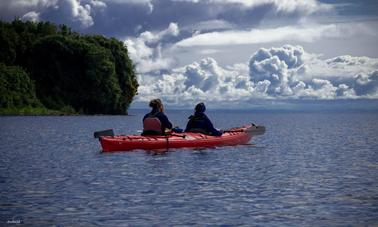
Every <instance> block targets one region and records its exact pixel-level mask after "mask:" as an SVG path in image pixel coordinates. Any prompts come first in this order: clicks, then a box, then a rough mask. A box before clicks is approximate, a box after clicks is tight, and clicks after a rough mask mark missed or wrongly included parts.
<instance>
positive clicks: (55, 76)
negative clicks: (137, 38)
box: [0, 20, 138, 115]
mask: <svg viewBox="0 0 378 227" xmlns="http://www.w3.org/2000/svg"><path fill="white" fill-rule="evenodd" d="M137 88H138V82H137V79H136V75H135V70H134V66H133V64H132V61H131V60H130V58H129V56H128V52H127V48H126V47H125V46H124V44H123V43H122V42H121V41H118V40H117V39H114V38H107V37H104V36H100V35H81V34H79V33H76V32H73V31H71V29H70V28H69V27H67V26H65V25H60V26H57V25H55V24H53V23H50V22H37V23H36V22H29V21H27V22H23V21H21V20H14V21H12V22H3V21H0V94H1V96H0V114H2V115H4V114H12V115H17V114H127V108H128V107H129V105H130V103H131V102H132V99H133V97H134V96H135V95H136V93H137Z"/></svg>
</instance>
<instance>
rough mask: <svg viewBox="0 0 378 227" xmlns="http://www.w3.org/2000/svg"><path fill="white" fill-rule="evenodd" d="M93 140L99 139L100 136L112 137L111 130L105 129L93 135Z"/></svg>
mask: <svg viewBox="0 0 378 227" xmlns="http://www.w3.org/2000/svg"><path fill="white" fill-rule="evenodd" d="M93 136H94V138H100V137H101V136H114V132H113V129H106V130H102V131H97V132H94V133H93Z"/></svg>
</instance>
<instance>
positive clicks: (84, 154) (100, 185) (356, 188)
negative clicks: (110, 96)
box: [0, 111, 378, 226]
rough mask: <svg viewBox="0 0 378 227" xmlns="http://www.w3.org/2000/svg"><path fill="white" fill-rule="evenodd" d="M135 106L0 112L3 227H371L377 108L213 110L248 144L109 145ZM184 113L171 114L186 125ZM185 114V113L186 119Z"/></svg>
mask: <svg viewBox="0 0 378 227" xmlns="http://www.w3.org/2000/svg"><path fill="white" fill-rule="evenodd" d="M131 114H135V115H134V116H127V117H125V116H73V117H0V142H1V147H0V154H1V160H0V190H1V196H0V221H1V222H0V226H4V225H7V224H6V223H7V222H8V223H9V222H10V221H14V222H17V221H21V222H22V223H24V224H25V225H28V226H51V225H57V226H93V225H94V226H96V225H97V226H128V225H129V226H136V225H137V226H141V225H142V226H151V225H159V226H167V225H193V224H194V225H200V226H204V225H253V226H310V225H311V226H313V225H315V226H330V225H331V226H350V225H352V226H356V225H358V226H366V225H367V226H370V225H375V226H376V225H378V113H377V112H374V113H373V112H370V113H279V112H270V113H269V112H264V113H262V112H241V113H238V112H226V113H222V111H217V112H209V113H208V115H209V116H210V117H211V118H212V119H213V122H214V124H215V125H216V126H218V127H220V128H227V127H232V126H239V125H243V124H245V123H248V122H255V123H257V124H262V125H265V126H266V127H267V133H266V134H265V135H263V136H261V137H257V138H254V139H253V140H252V141H251V144H252V145H249V146H237V147H225V148H217V149H206V150H200V151H199V150H197V151H193V150H177V151H175V152H168V153H166V154H164V155H152V154H149V153H146V152H144V151H138V152H130V153H127V152H120V153H112V154H104V153H101V152H100V145H99V143H98V141H97V140H95V139H93V138H92V134H93V131H97V130H102V129H107V128H114V129H115V131H116V133H119V134H129V133H136V132H137V130H138V129H140V126H141V120H140V119H141V118H142V114H143V113H142V112H140V111H131ZM189 114H190V112H188V111H176V112H168V116H169V117H170V119H171V120H172V121H173V122H175V123H176V124H178V125H180V126H182V127H184V124H185V121H186V116H187V115H189ZM184 116H185V117H184Z"/></svg>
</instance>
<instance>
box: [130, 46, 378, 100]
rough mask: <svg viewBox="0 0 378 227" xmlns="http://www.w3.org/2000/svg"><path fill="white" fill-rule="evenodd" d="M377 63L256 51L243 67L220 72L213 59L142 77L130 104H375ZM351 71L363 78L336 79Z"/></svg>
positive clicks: (288, 49) (298, 51)
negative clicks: (356, 70)
mask: <svg viewBox="0 0 378 227" xmlns="http://www.w3.org/2000/svg"><path fill="white" fill-rule="evenodd" d="M377 60H378V59H374V58H368V57H351V56H338V57H336V58H331V59H324V60H323V59H321V58H320V57H319V56H316V55H314V54H311V53H307V52H306V51H305V50H304V49H303V47H301V46H292V45H284V46H282V47H272V48H269V49H266V48H261V49H259V50H258V51H256V52H255V53H254V54H252V56H251V58H250V59H249V62H248V64H245V63H240V64H235V65H232V66H228V67H221V66H220V65H219V64H218V63H217V61H216V60H215V59H213V58H204V59H202V60H200V61H196V62H193V63H192V64H189V65H186V66H184V67H180V68H176V69H173V70H171V71H169V72H167V73H164V74H163V75H162V76H156V75H149V74H148V73H147V74H144V75H143V79H142V80H141V81H140V84H141V86H140V89H139V91H138V92H139V95H138V96H137V97H136V101H137V102H138V101H147V100H148V99H149V98H152V97H156V95H159V96H160V97H162V98H163V99H164V100H165V101H167V102H169V103H170V104H172V105H176V106H187V105H189V104H191V103H193V102H197V101H206V102H209V103H217V105H220V106H222V105H226V106H234V107H238V106H239V107H240V105H242V106H248V105H251V103H254V101H255V100H261V99H268V100H303V99H311V100H335V99H358V98H368V99H372V98H373V99H375V98H378V65H377V64H376V63H377ZM317 64H318V66H316V67H315V65H317ZM335 64H337V65H338V67H336V66H335ZM340 64H341V65H342V66H341V65H340ZM308 65H310V66H311V67H308ZM324 65H328V66H329V67H326V68H324V70H323V73H325V75H323V76H322V77H318V76H317V74H313V72H312V71H311V70H312V69H317V68H320V67H322V66H324ZM356 65H358V67H359V68H360V69H362V71H363V72H364V73H356V74H354V75H353V76H349V75H347V76H343V75H342V74H340V73H341V71H344V72H345V73H346V74H350V71H351V70H352V71H353V70H354V67H355V66H356ZM365 72H366V73H365ZM316 73H318V72H316ZM333 75H337V76H333Z"/></svg>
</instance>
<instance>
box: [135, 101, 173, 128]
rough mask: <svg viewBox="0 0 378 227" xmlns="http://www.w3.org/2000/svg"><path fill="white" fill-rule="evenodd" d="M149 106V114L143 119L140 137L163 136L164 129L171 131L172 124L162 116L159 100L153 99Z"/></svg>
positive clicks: (162, 108) (162, 111)
mask: <svg viewBox="0 0 378 227" xmlns="http://www.w3.org/2000/svg"><path fill="white" fill-rule="evenodd" d="M149 106H150V107H151V108H152V110H151V112H150V113H148V114H146V115H145V116H144V117H143V133H142V135H163V134H164V133H165V131H166V129H172V123H171V122H170V121H169V120H168V117H167V116H166V115H165V114H164V106H163V103H162V102H161V100H160V99H153V100H151V101H150V104H149Z"/></svg>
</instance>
